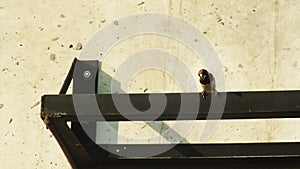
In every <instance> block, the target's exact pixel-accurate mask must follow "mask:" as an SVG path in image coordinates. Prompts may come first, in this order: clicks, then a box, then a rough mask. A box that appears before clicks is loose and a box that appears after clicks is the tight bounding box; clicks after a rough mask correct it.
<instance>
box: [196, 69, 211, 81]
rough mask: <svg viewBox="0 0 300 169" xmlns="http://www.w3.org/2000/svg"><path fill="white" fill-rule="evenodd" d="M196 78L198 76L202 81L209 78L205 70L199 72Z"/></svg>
mask: <svg viewBox="0 0 300 169" xmlns="http://www.w3.org/2000/svg"><path fill="white" fill-rule="evenodd" d="M198 76H199V77H200V79H202V80H205V79H206V78H209V77H208V71H207V70H205V69H201V70H199V72H198Z"/></svg>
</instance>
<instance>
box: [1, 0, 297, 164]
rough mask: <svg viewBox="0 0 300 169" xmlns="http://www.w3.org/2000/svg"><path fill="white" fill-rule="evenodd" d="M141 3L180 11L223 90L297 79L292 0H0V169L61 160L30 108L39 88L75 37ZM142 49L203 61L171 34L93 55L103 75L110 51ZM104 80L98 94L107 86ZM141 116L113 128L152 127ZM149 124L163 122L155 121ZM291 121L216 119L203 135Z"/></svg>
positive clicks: (226, 135)
mask: <svg viewBox="0 0 300 169" xmlns="http://www.w3.org/2000/svg"><path fill="white" fill-rule="evenodd" d="M146 12H158V13H164V14H170V15H174V16H177V17H180V18H183V19H185V20H186V21H188V22H190V23H191V24H193V25H194V26H196V27H197V28H198V29H199V30H201V31H203V32H205V36H206V37H207V39H208V40H209V41H210V42H211V44H212V45H213V47H214V49H215V50H216V52H217V54H218V56H219V59H220V61H221V63H222V64H223V69H224V73H225V82H226V90H228V91H240V90H241V91H244V90H292V89H299V88H300V83H299V82H300V80H299V78H298V77H299V76H298V75H299V74H300V56H299V54H300V52H299V43H300V25H299V23H300V1H298V0H265V1H258V0H256V1H246V0H239V1H229V0H213V1H197V0H189V1H183V0H164V1H155V0H147V1H144V3H142V1H119V0H112V1H87V2H84V1H58V0H52V1H38V0H32V1H20V0H15V1H0V23H1V27H0V34H1V36H0V75H1V81H0V89H1V90H0V152H1V155H0V168H21V167H22V168H70V166H69V164H68V162H67V160H66V158H65V156H64V154H63V153H62V151H61V149H60V147H59V146H58V144H57V142H56V140H55V139H54V137H53V136H52V134H51V133H50V131H49V130H47V129H46V128H45V125H44V124H43V122H42V120H41V119H40V117H39V112H40V102H39V101H40V97H41V95H43V94H56V93H58V91H59V89H60V86H61V84H62V82H63V80H64V78H65V76H66V73H67V71H68V69H69V66H70V64H71V62H72V60H73V58H74V57H77V56H79V55H80V52H81V50H80V49H79V48H77V49H76V47H77V45H78V44H79V43H80V44H82V45H83V48H84V46H85V44H86V43H87V42H88V40H89V39H90V38H91V37H92V36H93V35H94V34H95V33H96V32H97V31H98V30H99V29H100V28H102V27H103V26H105V25H107V24H109V23H111V22H113V21H115V20H118V19H119V18H122V17H125V16H128V15H132V14H137V13H146ZM71 45H72V46H73V47H71ZM147 48H160V49H163V50H165V51H168V52H171V53H173V54H174V55H176V56H178V57H179V58H180V59H181V60H182V61H183V62H185V63H187V65H189V68H190V70H192V71H195V72H196V71H197V70H198V69H199V67H203V65H204V63H199V62H193V60H192V59H191V58H193V57H195V56H194V54H193V53H192V52H191V51H189V50H188V49H187V48H186V47H185V46H184V45H182V44H180V43H179V42H177V41H174V40H173V39H170V38H166V37H159V36H151V35H145V36H139V37H134V38H131V39H128V40H126V41H123V42H122V43H121V44H119V45H117V46H115V47H114V48H113V49H112V50H111V52H110V53H108V55H107V57H105V59H104V61H103V64H102V70H103V72H105V73H106V74H107V75H108V76H113V75H114V71H115V70H116V69H117V68H118V65H119V64H120V59H124V58H126V57H127V56H129V55H130V54H132V53H135V52H137V51H141V50H144V49H147ZM195 75H196V74H195ZM196 80H197V77H196V76H195V81H196ZM132 81H133V82H132V83H131V86H130V87H129V88H128V89H126V91H129V92H144V90H145V89H147V91H146V92H152V91H155V90H158V89H159V90H162V91H168V92H172V91H178V90H179V88H178V86H177V84H176V81H175V80H174V79H173V78H172V77H170V76H168V75H166V74H164V73H163V72H161V71H153V70H152V71H151V70H150V71H144V72H142V73H140V74H138V75H137V76H135V77H134V78H133V80H132ZM104 82H105V81H104ZM104 82H103V83H101V84H100V86H102V88H101V90H100V92H101V93H105V92H109V88H105V85H104ZM203 124H204V122H198V123H197V124H195V126H194V129H193V132H191V133H190V134H189V135H188V136H187V138H186V141H187V142H197V139H198V138H199V134H200V133H201V132H200V131H201V128H202V127H203ZM143 125H144V124H136V123H135V124H128V123H122V124H119V125H118V126H117V128H118V130H119V132H120V133H122V134H124V135H130V136H132V137H147V136H149V135H151V136H152V135H157V132H155V131H154V130H153V129H152V128H151V127H148V126H147V127H144V128H141V126H143ZM155 125H156V126H159V127H160V128H161V129H162V130H163V127H164V125H161V124H155ZM169 125H171V124H169ZM297 127H300V123H299V120H288V119H280V120H247V121H226V122H222V123H220V124H219V125H218V127H217V129H216V131H215V132H214V133H213V134H212V136H211V137H210V138H209V139H208V142H236V141H252V142H256V141H294V140H297V141H299V138H300V132H299V131H297V130H295V128H297ZM129 128H131V130H129ZM133 129H134V130H133ZM162 130H161V131H162ZM175 130H180V129H175ZM142 134H144V135H142ZM173 134H174V133H173ZM109 137H113V138H116V136H110V135H109V134H108V135H107V137H106V138H109ZM162 137H163V138H162V139H161V140H151V141H154V142H155V141H156V142H157V141H158V142H164V141H172V139H173V138H174V137H175V140H176V135H175V136H174V137H173V135H172V133H169V135H167V136H162ZM116 139H117V140H115V141H116V142H128V141H130V139H129V140H122V139H118V138H116ZM100 141H108V140H105V139H104V140H100ZM173 141H174V140H173ZM198 141H199V140H198Z"/></svg>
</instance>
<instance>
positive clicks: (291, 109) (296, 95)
mask: <svg viewBox="0 0 300 169" xmlns="http://www.w3.org/2000/svg"><path fill="white" fill-rule="evenodd" d="M225 94H226V103H225V108H224V113H223V115H222V119H252V118H256V119H257V118H299V117H300V91H261V92H227V93H219V94H218V95H225ZM72 96H76V98H77V100H78V98H80V99H79V101H80V102H81V105H85V104H86V105H90V103H89V102H92V101H94V100H95V99H96V102H97V104H98V106H97V107H96V109H97V110H101V113H102V115H103V117H104V118H105V120H106V121H127V120H128V119H127V118H125V117H124V116H123V115H126V117H132V118H134V119H135V120H141V121H147V120H153V119H152V116H153V115H152V114H151V113H148V114H147V113H142V114H141V113H132V112H126V111H125V112H124V111H123V112H120V110H118V109H117V108H116V106H115V105H114V100H113V97H114V98H117V99H118V100H119V101H121V102H122V100H125V99H127V97H129V98H130V101H131V103H132V104H133V106H134V107H135V108H136V109H138V110H140V111H146V110H148V109H149V108H150V103H149V94H96V95H93V94H80V95H44V96H43V97H42V103H43V104H42V114H47V115H48V116H49V117H52V118H57V117H59V118H65V119H67V120H68V119H69V120H71V119H73V120H75V119H76V117H77V116H80V117H81V119H84V118H86V120H91V121H93V120H95V121H103V120H104V119H102V118H100V117H99V112H98V113H97V111H94V110H95V109H94V108H92V107H91V106H86V107H85V109H84V111H82V112H81V111H79V112H78V111H77V112H75V109H74V105H73V97H72ZM163 96H165V97H166V98H167V103H166V106H165V109H164V110H163V112H162V113H161V115H160V116H159V117H158V118H157V119H156V120H195V118H194V117H195V116H196V117H197V120H203V119H207V117H208V111H209V108H210V106H211V103H210V99H211V94H208V97H207V99H203V98H202V97H201V95H200V93H166V94H152V96H151V97H154V98H155V97H157V98H161V97H163ZM181 97H185V98H187V99H189V98H195V97H198V98H199V99H200V106H199V108H198V110H197V111H194V110H193V108H190V109H189V108H187V109H185V112H184V115H182V116H180V117H178V114H179V112H180V105H181ZM187 102H188V100H187ZM95 106H96V105H95ZM121 111H122V110H121ZM214 113H216V114H218V113H220V112H212V114H214ZM210 119H214V116H210Z"/></svg>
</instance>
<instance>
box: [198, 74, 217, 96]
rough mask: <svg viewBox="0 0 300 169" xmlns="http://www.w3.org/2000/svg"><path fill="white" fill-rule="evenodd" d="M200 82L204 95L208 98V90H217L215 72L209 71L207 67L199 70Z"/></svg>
mask: <svg viewBox="0 0 300 169" xmlns="http://www.w3.org/2000/svg"><path fill="white" fill-rule="evenodd" d="M198 76H199V82H200V84H201V87H202V93H201V94H202V96H203V98H204V99H206V96H207V92H215V91H216V89H215V87H216V86H215V78H214V76H213V74H211V73H209V72H208V71H207V70H206V69H200V70H199V71H198Z"/></svg>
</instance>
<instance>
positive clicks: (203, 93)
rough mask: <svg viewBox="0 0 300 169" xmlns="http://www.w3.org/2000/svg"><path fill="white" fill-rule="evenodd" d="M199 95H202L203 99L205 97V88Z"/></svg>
mask: <svg viewBox="0 0 300 169" xmlns="http://www.w3.org/2000/svg"><path fill="white" fill-rule="evenodd" d="M201 95H202V97H203V99H206V96H207V93H206V91H205V90H204V91H202V93H201Z"/></svg>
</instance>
